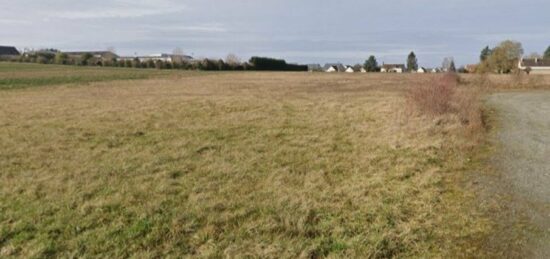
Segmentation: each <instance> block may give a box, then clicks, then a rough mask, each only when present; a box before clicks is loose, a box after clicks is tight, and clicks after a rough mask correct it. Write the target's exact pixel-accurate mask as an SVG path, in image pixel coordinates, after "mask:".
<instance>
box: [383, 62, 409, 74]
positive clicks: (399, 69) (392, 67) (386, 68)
mask: <svg viewBox="0 0 550 259" xmlns="http://www.w3.org/2000/svg"><path fill="white" fill-rule="evenodd" d="M405 70H406V69H405V65H404V64H383V65H382V68H381V69H380V72H382V73H403V72H405Z"/></svg>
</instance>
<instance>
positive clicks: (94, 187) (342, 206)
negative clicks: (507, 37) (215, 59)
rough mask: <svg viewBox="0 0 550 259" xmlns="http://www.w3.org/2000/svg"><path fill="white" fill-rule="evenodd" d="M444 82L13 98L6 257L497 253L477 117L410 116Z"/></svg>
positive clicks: (2, 127)
mask: <svg viewBox="0 0 550 259" xmlns="http://www.w3.org/2000/svg"><path fill="white" fill-rule="evenodd" d="M197 75H199V74H197ZM433 79H434V77H432V76H431V75H427V76H417V75H371V74H369V75H340V74H332V75H329V74H307V73H225V74H210V75H208V76H193V74H189V73H187V74H186V77H185V78H182V77H178V76H174V77H173V78H169V79H156V80H144V81H119V82H116V83H113V82H101V83H92V84H90V85H87V86H80V87H64V86H55V87H48V88H34V89H25V90H14V91H0V118H1V119H0V168H2V170H1V172H0V212H1V213H0V225H1V228H0V253H1V255H2V256H3V257H5V256H18V257H31V256H36V257H46V256H51V257H60V256H61V257H63V256H76V257H80V256H90V257H95V256H99V257H127V256H135V257H165V256H173V257H181V256H189V257H246V256H251V257H271V258H275V257H287V258H295V257H304V258H306V257H309V258H315V257H363V258H388V257H448V256H452V257H460V256H464V257H473V256H478V255H483V251H482V247H480V245H479V243H478V242H477V241H478V240H481V239H482V238H483V237H484V236H485V234H487V233H488V231H489V229H488V224H487V222H486V220H485V219H483V218H481V217H480V215H478V214H477V212H476V210H475V208H474V206H473V204H472V197H471V196H470V194H469V193H468V192H467V191H466V190H464V189H463V187H462V186H461V185H460V184H459V180H460V178H461V176H462V175H463V174H462V173H463V172H464V171H466V170H469V168H470V166H471V164H470V160H469V159H470V157H471V155H472V154H471V153H469V152H467V151H465V150H464V149H463V148H462V147H463V146H464V145H470V144H468V143H469V141H468V139H467V138H466V137H465V136H463V135H462V134H461V132H462V131H463V128H464V125H463V123H461V120H462V119H460V118H459V116H454V115H452V114H451V115H450V114H443V115H441V116H439V119H437V120H434V119H432V118H428V117H426V116H421V115H414V116H411V115H410V114H408V113H407V112H405V111H404V107H406V106H404V105H403V104H404V103H406V98H405V93H406V91H407V89H408V88H410V87H412V86H417V85H423V84H425V83H427V82H430V81H432V80H433ZM464 116H466V117H469V116H470V115H464ZM465 143H466V144H465Z"/></svg>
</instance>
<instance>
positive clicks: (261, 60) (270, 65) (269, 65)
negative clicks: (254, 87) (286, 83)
mask: <svg viewBox="0 0 550 259" xmlns="http://www.w3.org/2000/svg"><path fill="white" fill-rule="evenodd" d="M249 62H250V64H251V65H252V66H253V67H254V70H260V71H307V66H305V65H294V64H287V63H286V61H285V60H283V59H274V58H266V57H252V58H250V61H249Z"/></svg>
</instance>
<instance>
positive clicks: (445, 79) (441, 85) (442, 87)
mask: <svg viewBox="0 0 550 259" xmlns="http://www.w3.org/2000/svg"><path fill="white" fill-rule="evenodd" d="M457 82H458V76H457V75H456V74H454V73H447V74H445V75H443V76H442V77H440V78H438V79H437V80H436V81H433V82H430V83H427V84H425V85H421V86H417V87H413V88H411V89H410V90H409V93H408V100H409V103H412V104H414V106H416V107H417V108H418V109H419V110H420V112H422V113H424V114H427V115H431V116H437V115H442V114H445V113H447V112H449V111H450V109H451V100H452V98H453V94H454V92H455V88H456V85H457Z"/></svg>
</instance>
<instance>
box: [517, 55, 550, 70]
mask: <svg viewBox="0 0 550 259" xmlns="http://www.w3.org/2000/svg"><path fill="white" fill-rule="evenodd" d="M518 68H519V69H521V70H522V71H525V72H527V73H529V74H550V59H549V58H530V59H521V60H520V61H519V65H518Z"/></svg>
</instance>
